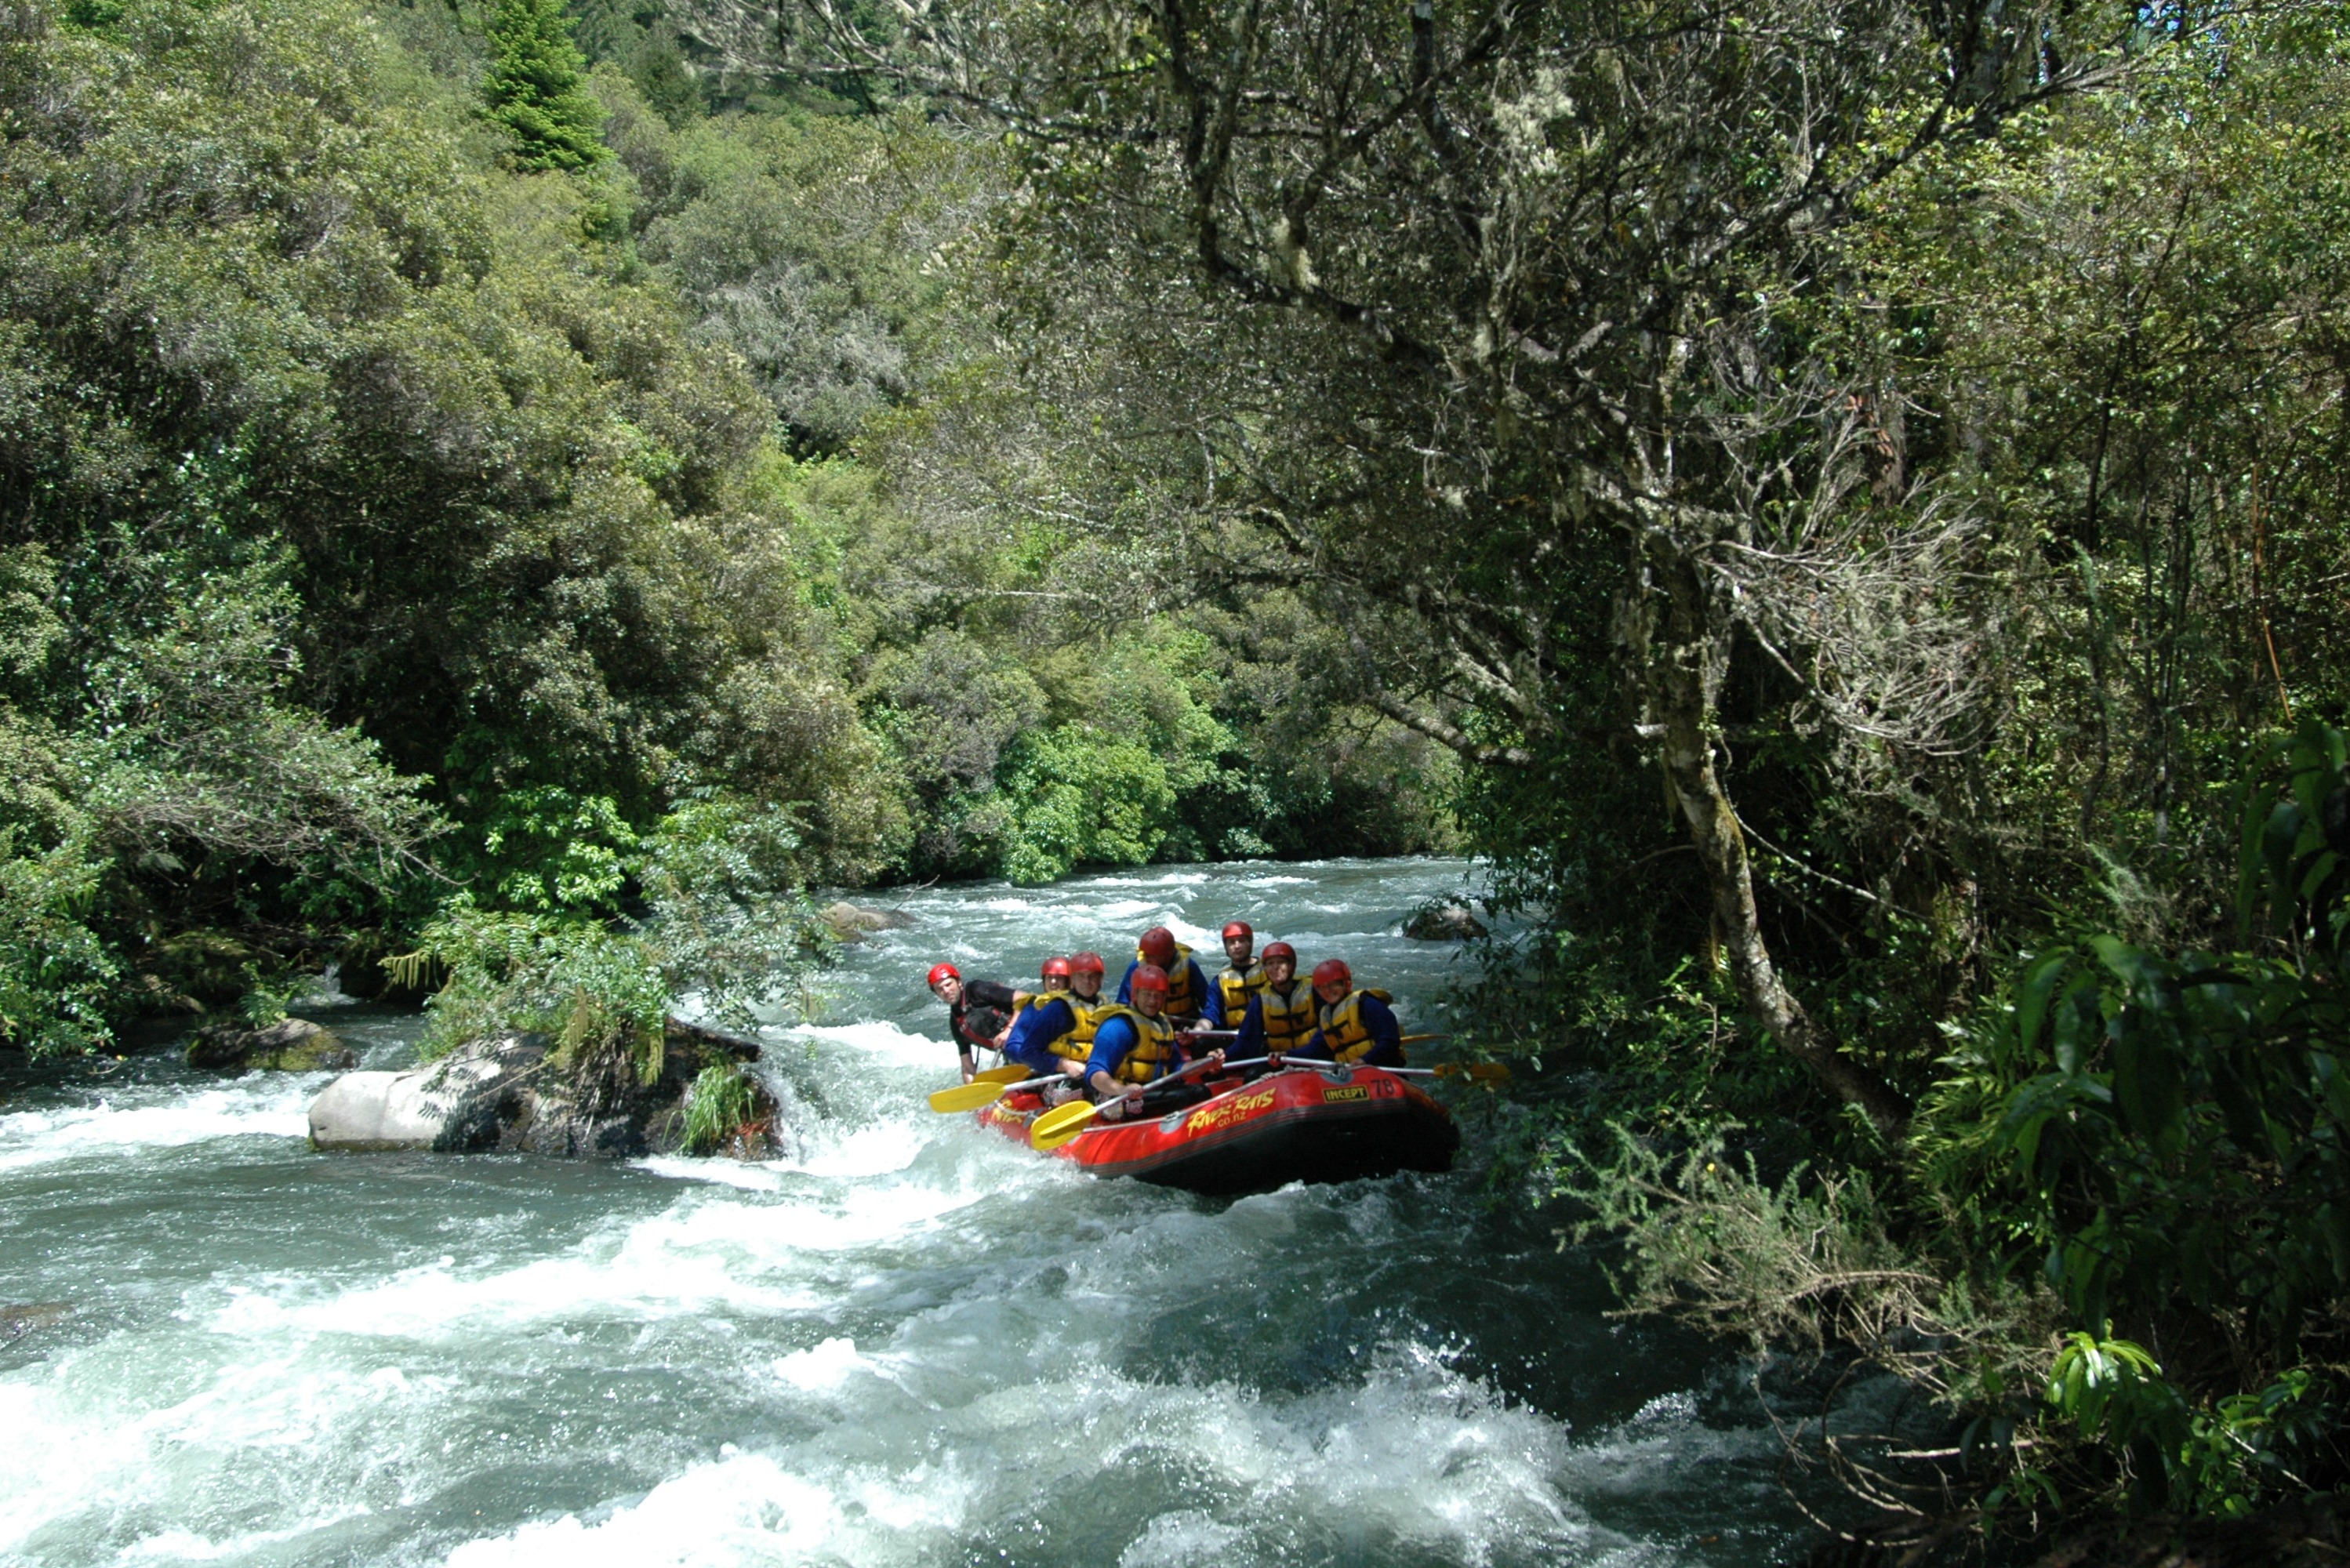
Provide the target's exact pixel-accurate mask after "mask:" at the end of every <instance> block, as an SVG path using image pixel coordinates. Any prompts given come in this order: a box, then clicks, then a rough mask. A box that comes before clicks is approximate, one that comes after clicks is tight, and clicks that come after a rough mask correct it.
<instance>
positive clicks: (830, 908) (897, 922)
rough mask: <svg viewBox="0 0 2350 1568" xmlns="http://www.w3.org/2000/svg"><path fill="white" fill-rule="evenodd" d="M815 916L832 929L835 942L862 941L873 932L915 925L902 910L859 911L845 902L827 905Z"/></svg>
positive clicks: (902, 928) (909, 916)
mask: <svg viewBox="0 0 2350 1568" xmlns="http://www.w3.org/2000/svg"><path fill="white" fill-rule="evenodd" d="M816 916H817V918H818V919H821V920H823V921H824V923H825V924H826V925H827V926H830V927H831V928H832V934H833V937H834V939H835V940H838V941H844V942H854V941H862V940H864V939H865V937H866V936H867V934H868V933H869V932H873V931H901V930H904V929H906V928H907V927H908V926H910V925H912V924H914V923H915V921H914V917H913V916H911V915H909V914H907V913H906V912H905V911H903V910H902V909H858V907H857V906H856V905H854V904H851V903H848V902H847V901H846V900H843V901H842V902H840V903H837V904H827V905H826V906H825V907H824V908H823V909H819V910H817V911H816Z"/></svg>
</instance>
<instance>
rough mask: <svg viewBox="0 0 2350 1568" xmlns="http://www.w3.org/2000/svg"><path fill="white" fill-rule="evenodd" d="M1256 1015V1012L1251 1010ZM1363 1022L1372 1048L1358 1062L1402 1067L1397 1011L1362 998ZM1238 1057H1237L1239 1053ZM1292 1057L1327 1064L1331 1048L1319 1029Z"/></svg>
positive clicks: (1375, 1001)
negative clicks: (1311, 1059)
mask: <svg viewBox="0 0 2350 1568" xmlns="http://www.w3.org/2000/svg"><path fill="white" fill-rule="evenodd" d="M1252 1011H1253V1008H1252ZM1363 1022H1364V1023H1367V1024H1369V1025H1370V1029H1371V1041H1372V1044H1371V1048H1370V1049H1369V1050H1368V1051H1366V1052H1364V1053H1363V1054H1362V1055H1360V1056H1358V1057H1357V1058H1356V1060H1357V1061H1358V1062H1361V1063H1364V1064H1367V1065H1369V1066H1373V1067H1400V1066H1402V1065H1403V1029H1402V1027H1401V1026H1400V1025H1399V1024H1398V1023H1396V1015H1395V1012H1394V1011H1393V1010H1392V1009H1391V1008H1389V1007H1388V1004H1387V1003H1386V1002H1381V1001H1380V1000H1379V999H1378V997H1376V996H1367V997H1365V998H1363ZM1236 1054H1237V1053H1236ZM1290 1054H1291V1055H1293V1056H1310V1057H1312V1058H1314V1059H1315V1061H1317V1062H1327V1061H1329V1060H1330V1059H1331V1057H1330V1047H1329V1046H1328V1045H1327V1044H1325V1043H1324V1041H1323V1039H1322V1031H1320V1030H1319V1029H1316V1030H1315V1032H1314V1033H1311V1034H1309V1035H1307V1036H1306V1037H1305V1044H1303V1045H1300V1046H1299V1047H1298V1048H1297V1049H1296V1050H1295V1051H1293V1052H1291V1053H1290Z"/></svg>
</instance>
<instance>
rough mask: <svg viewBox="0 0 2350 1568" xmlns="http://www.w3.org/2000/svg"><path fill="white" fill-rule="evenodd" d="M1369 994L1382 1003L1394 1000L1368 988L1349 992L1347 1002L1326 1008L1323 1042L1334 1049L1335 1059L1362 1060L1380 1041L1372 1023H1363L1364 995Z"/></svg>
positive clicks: (1334, 1060) (1323, 1012)
mask: <svg viewBox="0 0 2350 1568" xmlns="http://www.w3.org/2000/svg"><path fill="white" fill-rule="evenodd" d="M1367 996H1376V997H1378V999H1379V1000H1380V1001H1381V1002H1388V1001H1391V1000H1393V999H1392V998H1390V997H1389V996H1388V993H1387V992H1384V991H1371V990H1367V989H1366V990H1363V991H1355V992H1347V996H1346V998H1345V1000H1344V1001H1340V1002H1331V1003H1329V1004H1328V1005H1326V1006H1325V1007H1324V1008H1323V1009H1322V1044H1325V1045H1327V1046H1328V1047H1329V1048H1330V1060H1332V1061H1333V1062H1359V1061H1361V1060H1362V1059H1363V1058H1364V1057H1365V1056H1367V1055H1368V1054H1370V1049H1371V1047H1372V1046H1374V1045H1376V1044H1378V1039H1377V1037H1375V1036H1374V1035H1373V1034H1372V1033H1371V1027H1370V1025H1369V1024H1367V1023H1364V1022H1363V998H1365V997H1367ZM1398 1049H1399V1050H1400V1049H1401V1047H1400V1046H1399V1047H1398Z"/></svg>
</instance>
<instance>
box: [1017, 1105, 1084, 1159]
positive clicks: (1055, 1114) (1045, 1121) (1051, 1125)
mask: <svg viewBox="0 0 2350 1568" xmlns="http://www.w3.org/2000/svg"><path fill="white" fill-rule="evenodd" d="M1100 1114H1101V1107H1100V1106H1097V1105H1094V1104H1091V1103H1090V1102H1088V1101H1086V1100H1072V1101H1070V1102H1069V1103H1068V1104H1067V1105H1066V1106H1054V1107H1053V1108H1052V1109H1051V1110H1049V1111H1046V1112H1045V1114H1044V1115H1043V1116H1038V1117H1037V1118H1036V1119H1035V1121H1033V1122H1030V1123H1029V1124H1028V1147H1030V1148H1044V1149H1053V1148H1058V1147H1061V1146H1062V1145H1063V1144H1065V1143H1066V1142H1068V1141H1069V1140H1070V1139H1071V1138H1073V1137H1076V1136H1077V1135H1078V1134H1079V1133H1081V1132H1083V1131H1085V1130H1086V1127H1087V1124H1088V1123H1089V1122H1091V1121H1092V1120H1093V1119H1094V1117H1096V1116H1099V1115H1100Z"/></svg>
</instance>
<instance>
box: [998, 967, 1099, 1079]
mask: <svg viewBox="0 0 2350 1568" xmlns="http://www.w3.org/2000/svg"><path fill="white" fill-rule="evenodd" d="M1068 969H1069V989H1068V990H1067V991H1066V992H1055V993H1053V994H1052V995H1049V996H1045V997H1043V998H1040V999H1039V1000H1038V1002H1037V1004H1036V1005H1035V1006H1034V1007H1031V1008H1028V1009H1027V1010H1025V1011H1024V1012H1022V1013H1021V1015H1020V1016H1019V1018H1018V1019H1017V1020H1015V1021H1014V1023H1013V1025H1012V1033H1011V1035H1010V1037H1009V1038H1007V1039H1006V1040H1005V1041H1004V1043H1003V1054H1005V1055H1006V1056H1008V1057H1010V1058H1011V1059H1012V1060H1013V1061H1014V1062H1017V1063H1019V1064H1021V1065H1022V1066H1024V1067H1025V1068H1027V1069H1029V1070H1030V1071H1031V1072H1033V1073H1035V1074H1038V1075H1043V1074H1045V1073H1061V1074H1064V1075H1067V1076H1068V1077H1071V1078H1081V1077H1083V1076H1084V1075H1085V1070H1086V1058H1087V1057H1088V1056H1090V1055H1092V1054H1093V1046H1094V1035H1095V1033H1096V1032H1097V1031H1098V1030H1099V1029H1100V1028H1101V1026H1102V1023H1103V1022H1104V1021H1105V1020H1106V1019H1107V1018H1108V1017H1109V1015H1110V1014H1111V1013H1112V1012H1116V1011H1117V1009H1118V1003H1114V1002H1104V1001H1103V1000H1102V994H1101V988H1102V979H1103V976H1104V975H1106V974H1107V972H1108V966H1107V965H1106V964H1104V963H1103V962H1102V957H1101V954H1099V953H1094V952H1085V953H1071V954H1070V955H1069V959H1068Z"/></svg>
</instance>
